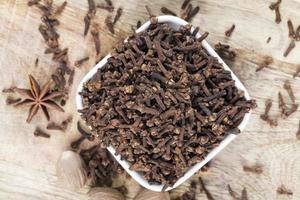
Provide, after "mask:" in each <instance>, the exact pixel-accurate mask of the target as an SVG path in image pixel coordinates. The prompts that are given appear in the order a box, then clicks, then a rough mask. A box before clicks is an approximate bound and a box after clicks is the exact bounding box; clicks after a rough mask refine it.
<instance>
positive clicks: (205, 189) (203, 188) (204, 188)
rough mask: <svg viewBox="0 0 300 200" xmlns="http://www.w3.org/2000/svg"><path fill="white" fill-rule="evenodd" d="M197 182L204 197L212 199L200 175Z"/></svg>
mask: <svg viewBox="0 0 300 200" xmlns="http://www.w3.org/2000/svg"><path fill="white" fill-rule="evenodd" d="M199 182H200V185H201V190H203V191H204V193H205V195H206V197H207V199H208V200H214V197H213V196H212V194H211V193H210V192H209V190H208V189H207V188H206V186H205V183H204V181H203V179H202V178H201V177H199Z"/></svg>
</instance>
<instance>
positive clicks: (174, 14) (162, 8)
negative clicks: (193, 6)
mask: <svg viewBox="0 0 300 200" xmlns="http://www.w3.org/2000/svg"><path fill="white" fill-rule="evenodd" d="M160 11H161V12H162V13H163V14H165V15H173V16H177V15H176V13H175V12H173V11H172V10H170V9H169V8H167V7H161V8H160Z"/></svg>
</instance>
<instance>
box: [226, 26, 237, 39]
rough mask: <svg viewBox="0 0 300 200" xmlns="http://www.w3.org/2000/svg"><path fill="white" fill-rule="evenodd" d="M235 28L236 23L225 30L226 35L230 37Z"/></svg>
mask: <svg viewBox="0 0 300 200" xmlns="http://www.w3.org/2000/svg"><path fill="white" fill-rule="evenodd" d="M234 29H235V24H232V26H231V27H230V28H229V29H228V30H227V31H225V35H226V37H230V36H231V35H232V33H233V31H234Z"/></svg>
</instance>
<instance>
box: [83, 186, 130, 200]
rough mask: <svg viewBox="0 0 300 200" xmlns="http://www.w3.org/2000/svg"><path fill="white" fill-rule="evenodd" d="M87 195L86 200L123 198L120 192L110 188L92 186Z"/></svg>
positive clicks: (118, 199)
mask: <svg viewBox="0 0 300 200" xmlns="http://www.w3.org/2000/svg"><path fill="white" fill-rule="evenodd" d="M88 195H89V198H88V200H125V197H124V196H123V195H122V194H121V193H120V192H118V191H117V190H115V189H112V188H104V187H103V188H100V187H98V188H93V189H92V190H91V191H90V192H89V194H88Z"/></svg>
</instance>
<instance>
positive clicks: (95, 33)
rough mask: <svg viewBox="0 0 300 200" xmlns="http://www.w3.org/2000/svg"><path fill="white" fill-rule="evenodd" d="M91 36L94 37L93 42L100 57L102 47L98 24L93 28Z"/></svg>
mask: <svg viewBox="0 0 300 200" xmlns="http://www.w3.org/2000/svg"><path fill="white" fill-rule="evenodd" d="M91 34H92V36H93V41H94V44H95V49H96V54H97V55H99V53H100V48H101V45H100V38H99V31H98V26H97V25H96V24H95V25H94V26H93V27H92V29H91Z"/></svg>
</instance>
